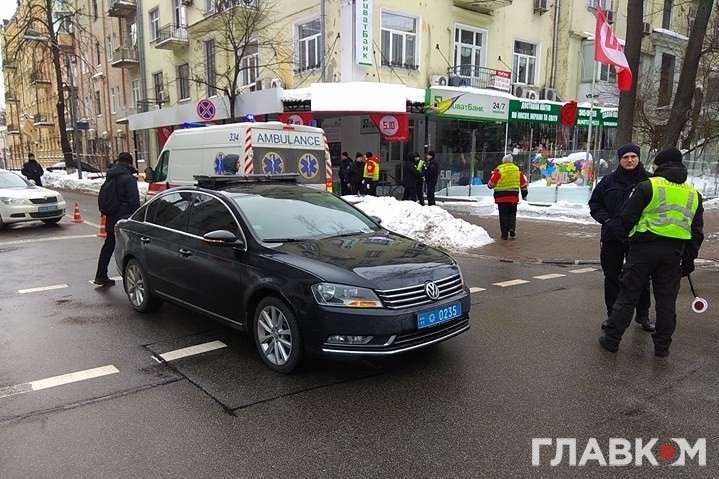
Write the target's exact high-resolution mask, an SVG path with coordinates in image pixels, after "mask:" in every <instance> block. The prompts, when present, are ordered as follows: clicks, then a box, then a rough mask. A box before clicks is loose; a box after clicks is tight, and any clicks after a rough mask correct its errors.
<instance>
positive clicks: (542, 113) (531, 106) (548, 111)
mask: <svg viewBox="0 0 719 479" xmlns="http://www.w3.org/2000/svg"><path fill="white" fill-rule="evenodd" d="M561 107H562V106H561V105H558V104H554V103H545V102H537V101H523V100H510V102H509V121H510V122H512V123H514V122H529V123H559V111H560V109H561Z"/></svg>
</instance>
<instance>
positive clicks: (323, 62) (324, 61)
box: [319, 0, 327, 83]
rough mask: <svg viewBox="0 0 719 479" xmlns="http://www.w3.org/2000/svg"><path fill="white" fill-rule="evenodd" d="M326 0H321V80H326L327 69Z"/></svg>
mask: <svg viewBox="0 0 719 479" xmlns="http://www.w3.org/2000/svg"><path fill="white" fill-rule="evenodd" d="M325 10H326V9H325V0H320V44H319V47H320V48H319V50H320V82H323V83H324V81H325V70H327V58H326V57H325V54H326V53H327V52H326V51H325V42H326V40H325V37H326V36H327V26H326V23H327V17H326V11H325Z"/></svg>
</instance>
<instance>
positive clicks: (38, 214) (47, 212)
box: [30, 210, 62, 219]
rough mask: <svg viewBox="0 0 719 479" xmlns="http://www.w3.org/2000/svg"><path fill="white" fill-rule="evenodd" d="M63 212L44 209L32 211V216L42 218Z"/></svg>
mask: <svg viewBox="0 0 719 479" xmlns="http://www.w3.org/2000/svg"><path fill="white" fill-rule="evenodd" d="M60 214H62V210H55V211H43V212H42V213H30V217H31V218H35V219H40V218H50V217H53V216H58V215H60Z"/></svg>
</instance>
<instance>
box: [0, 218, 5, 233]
mask: <svg viewBox="0 0 719 479" xmlns="http://www.w3.org/2000/svg"><path fill="white" fill-rule="evenodd" d="M5 226H7V225H6V224H5V223H3V221H2V216H0V231H2V230H4V229H5Z"/></svg>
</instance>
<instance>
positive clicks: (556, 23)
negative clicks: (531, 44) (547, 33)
mask: <svg viewBox="0 0 719 479" xmlns="http://www.w3.org/2000/svg"><path fill="white" fill-rule="evenodd" d="M559 4H560V0H554V32H553V34H552V73H551V75H550V78H549V87H550V88H556V87H557V85H556V81H557V45H558V43H559V41H558V37H559Z"/></svg>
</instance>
